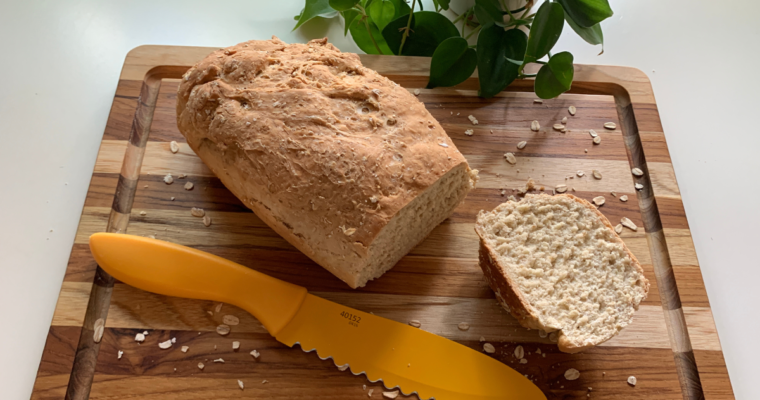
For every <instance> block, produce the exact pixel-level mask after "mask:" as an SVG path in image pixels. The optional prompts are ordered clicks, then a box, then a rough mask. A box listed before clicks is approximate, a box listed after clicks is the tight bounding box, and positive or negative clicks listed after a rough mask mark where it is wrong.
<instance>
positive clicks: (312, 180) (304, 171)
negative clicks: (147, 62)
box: [177, 38, 477, 288]
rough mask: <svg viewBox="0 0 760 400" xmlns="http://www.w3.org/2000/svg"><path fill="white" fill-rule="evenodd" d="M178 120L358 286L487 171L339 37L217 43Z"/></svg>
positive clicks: (280, 226) (290, 231)
mask: <svg viewBox="0 0 760 400" xmlns="http://www.w3.org/2000/svg"><path fill="white" fill-rule="evenodd" d="M177 125H178V127H179V130H180V131H181V132H182V134H183V135H184V136H185V138H186V139H187V142H188V144H189V145H190V147H191V148H192V149H193V150H194V151H195V152H196V153H197V154H198V156H199V157H200V158H201V159H202V160H203V162H204V163H205V164H206V165H207V166H208V167H209V168H210V169H211V170H212V171H213V172H214V173H215V174H216V175H217V176H218V177H219V179H221V181H222V182H223V183H224V185H225V186H226V187H227V188H228V189H229V190H230V191H232V193H234V194H235V195H236V196H237V197H238V198H239V199H240V200H241V201H242V202H243V203H244V204H245V205H246V206H248V207H249V208H251V209H252V210H253V211H254V212H255V213H256V215H258V216H259V218H261V219H262V220H263V221H264V222H266V223H267V224H268V225H269V226H270V227H271V228H272V229H274V230H275V231H277V233H279V234H280V235H282V237H284V238H285V239H286V240H287V241H288V242H290V243H291V244H293V245H294V246H295V247H297V248H298V249H299V250H301V251H302V252H303V253H305V254H306V255H307V256H309V257H310V258H311V259H312V260H314V261H315V262H317V263H318V264H320V265H321V266H323V267H324V268H326V269H327V270H329V271H330V272H332V273H333V274H335V276H337V277H338V278H340V279H342V280H343V281H344V282H346V283H347V284H348V285H349V286H351V287H352V288H357V287H361V286H364V285H365V284H366V283H367V281H369V280H371V279H375V278H377V277H379V276H380V275H382V274H383V273H385V272H386V271H387V270H389V269H390V268H391V267H393V265H395V264H396V262H397V261H398V260H399V259H400V258H401V257H403V256H404V255H405V254H406V253H407V252H409V251H410V250H411V249H412V248H413V247H414V246H416V245H417V244H418V243H419V242H420V241H421V240H422V239H424V238H425V236H427V235H428V234H429V233H430V231H432V230H433V228H435V227H436V226H437V225H438V224H440V223H441V222H442V221H443V220H445V219H446V218H447V217H448V216H449V215H450V214H451V213H452V211H453V210H454V208H455V207H457V205H459V204H460V203H461V202H462V201H463V200H464V198H465V196H466V195H467V193H468V192H469V191H470V189H471V188H472V187H473V185H474V183H475V180H476V179H477V171H474V170H471V169H470V167H469V166H468V164H467V161H466V160H465V158H464V157H463V156H462V154H461V153H459V151H458V150H457V149H456V147H455V146H454V144H453V143H452V141H451V139H449V137H448V136H447V135H446V132H444V130H443V128H441V125H440V124H439V123H438V121H436V120H435V119H434V118H433V117H432V116H431V115H430V113H429V112H428V111H427V110H426V109H425V106H424V104H422V103H421V102H420V101H419V100H417V98H416V97H415V96H413V95H412V94H411V93H409V92H408V91H407V90H406V89H404V88H403V87H400V86H399V85H397V84H396V83H394V82H392V81H391V80H389V79H387V78H385V77H383V76H381V75H379V74H378V73H377V72H375V71H373V70H371V69H369V68H365V67H363V66H362V64H361V62H360V60H359V57H358V56H357V55H356V54H351V53H341V52H340V51H339V50H338V49H336V48H335V47H334V46H333V45H331V44H329V43H327V39H321V40H312V41H310V42H309V43H307V44H290V45H288V44H286V43H284V42H282V41H281V40H279V39H277V38H272V39H271V40H262V41H249V42H245V43H241V44H238V45H235V46H232V47H228V48H226V49H220V50H217V51H215V52H213V53H212V54H210V55H209V56H208V57H206V58H205V59H203V60H202V61H201V62H199V63H198V64H197V65H195V66H194V67H192V68H191V69H190V70H189V71H188V72H187V73H186V74H185V75H184V76H183V79H182V82H181V84H180V86H179V90H178V93H177Z"/></svg>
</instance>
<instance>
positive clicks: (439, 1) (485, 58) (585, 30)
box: [294, 0, 612, 99]
mask: <svg viewBox="0 0 760 400" xmlns="http://www.w3.org/2000/svg"><path fill="white" fill-rule="evenodd" d="M455 1H456V0H455ZM449 2H450V0H433V6H434V10H424V9H423V5H422V2H421V0H411V5H410V4H407V3H406V2H405V1H404V0H305V6H304V9H303V10H302V11H301V14H299V15H298V16H296V20H297V21H298V22H297V23H296V25H295V27H294V29H297V28H298V27H299V26H301V25H302V24H304V23H305V22H307V21H309V20H311V19H312V18H315V17H324V18H333V17H336V16H338V15H340V16H341V17H342V18H343V20H344V22H345V29H344V34H345V35H347V34H348V32H350V33H351V37H352V38H353V40H354V41H355V42H356V44H357V45H358V46H359V48H361V49H362V50H363V51H365V52H366V53H368V54H387V55H407V56H427V57H432V58H431V61H430V80H429V82H428V88H433V87H437V86H454V85H456V84H458V83H461V82H462V81H464V80H466V79H467V78H468V77H470V75H472V73H473V72H474V71H475V68H477V69H478V77H479V81H480V90H479V91H478V94H479V95H480V96H482V97H492V96H494V95H496V94H497V93H499V92H501V91H502V90H503V89H504V88H506V87H507V86H508V85H509V84H510V83H512V82H513V81H514V80H515V79H524V78H529V77H534V78H535V81H534V91H535V92H536V95H538V97H540V98H544V99H549V98H554V97H557V96H559V95H560V94H562V93H564V92H566V91H568V90H569V89H570V87H571V85H572V81H573V55H572V54H571V53H569V52H567V51H563V52H559V53H554V54H553V53H552V52H551V51H552V48H553V47H554V45H555V44H556V43H557V40H558V39H559V37H560V35H561V34H562V30H563V27H564V25H565V21H567V23H568V25H569V26H570V27H571V28H572V29H573V31H575V32H576V33H577V34H578V35H579V36H580V37H581V38H583V40H585V41H586V42H588V43H590V44H592V45H602V46H603V42H604V37H603V34H602V28H601V26H600V25H599V24H600V22H601V21H603V20H605V19H607V18H609V17H610V16H612V9H611V8H610V5H609V3H608V0H547V1H544V2H543V3H542V4H541V5H540V6H539V7H538V8H537V10H536V11H535V12H534V8H535V7H534V1H533V0H517V2H518V3H520V6H519V7H516V8H512V4H513V3H515V1H505V0H475V2H474V4H473V5H472V6H469V7H467V8H466V9H465V10H464V11H463V12H460V13H459V14H456V13H454V12H453V10H451V9H450V7H449V6H450V4H449ZM508 3H509V4H508ZM508 6H509V7H508ZM447 15H448V16H447ZM526 32H527V33H526ZM468 40H471V41H474V42H475V43H474V44H470V42H469V41H468ZM603 51H604V50H602V52H603ZM600 54H601V53H600ZM531 63H535V64H541V68H540V69H539V71H538V73H536V74H527V73H525V72H524V68H525V66H526V65H528V64H531Z"/></svg>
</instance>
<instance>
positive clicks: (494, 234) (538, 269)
mask: <svg viewBox="0 0 760 400" xmlns="http://www.w3.org/2000/svg"><path fill="white" fill-rule="evenodd" d="M475 230H476V232H477V234H478V236H480V267H481V268H482V269H483V272H484V273H485V275H486V278H487V280H488V283H489V284H490V286H491V288H492V289H493V290H494V292H496V298H497V299H498V300H499V302H500V303H501V305H502V306H503V307H504V308H505V309H507V311H509V312H510V313H511V314H512V315H513V316H514V317H515V318H517V320H518V321H519V322H520V324H522V325H523V326H525V327H527V328H532V329H542V330H544V331H546V332H555V331H556V332H557V333H556V334H557V335H558V344H559V349H560V350H561V351H564V352H567V353H576V352H579V351H582V350H585V349H587V348H589V347H592V346H595V345H598V344H599V343H602V342H604V341H606V340H609V339H610V338H612V337H613V336H615V335H617V334H618V332H620V330H621V329H623V328H624V327H625V326H627V325H629V324H630V323H631V321H632V320H633V313H634V311H636V310H637V309H638V308H639V304H640V303H641V301H642V300H644V299H645V298H646V297H647V294H648V293H649V281H648V280H647V279H646V277H644V271H643V270H642V268H641V266H640V265H639V263H638V261H637V260H636V257H634V256H633V254H632V253H631V252H630V251H629V250H628V248H627V247H626V246H625V243H623V240H622V239H620V237H618V235H617V234H616V233H615V230H614V228H613V227H612V225H610V223H609V221H608V220H607V218H606V217H605V216H604V215H602V213H600V212H599V211H598V210H597V209H596V207H594V206H593V205H591V203H589V202H587V201H586V200H583V199H579V198H577V197H575V196H573V195H569V194H562V195H557V196H549V195H545V194H540V195H527V196H525V198H523V199H522V200H521V201H509V202H506V203H503V204H501V205H499V206H498V207H496V209H494V210H493V211H490V212H484V211H481V212H480V214H478V219H477V223H476V226H475Z"/></svg>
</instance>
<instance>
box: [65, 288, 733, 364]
mask: <svg viewBox="0 0 760 400" xmlns="http://www.w3.org/2000/svg"><path fill="white" fill-rule="evenodd" d="M91 287H92V285H91V284H89V283H80V282H65V283H64V284H63V287H62V289H61V299H66V301H65V302H59V304H58V306H57V307H56V311H55V314H54V316H53V325H56V326H81V324H82V321H83V320H82V318H83V317H84V310H85V308H86V305H87V298H88V296H89V293H90V289H91ZM314 294H315V295H317V296H320V297H323V298H326V299H328V300H331V301H335V302H337V303H340V304H344V305H346V306H349V307H353V308H356V309H359V310H362V311H365V312H373V313H374V314H375V315H378V316H382V317H385V318H389V319H392V320H395V321H398V322H402V323H406V322H408V321H410V320H412V319H416V320H419V321H421V322H422V329H424V330H426V331H429V332H432V333H435V334H437V335H441V336H444V337H447V338H449V339H452V340H458V341H468V340H478V338H480V337H481V336H483V337H485V338H487V340H489V341H506V342H531V343H547V344H548V343H551V342H550V341H549V340H548V338H546V339H542V338H540V337H539V335H538V331H535V330H528V329H525V328H523V327H521V326H520V325H519V324H518V323H517V321H516V320H515V319H514V318H512V316H511V315H509V313H507V312H506V311H504V309H503V308H502V307H501V306H499V304H498V303H497V302H496V301H495V300H493V299H471V298H461V297H438V296H411V295H389V294H375V293H361V292H342V293H338V292H316V293H314ZM213 309H214V304H212V303H211V302H208V301H201V300H191V299H182V298H176V297H166V296H161V295H156V294H153V293H148V292H144V291H142V290H139V289H135V288H133V287H131V286H128V285H125V284H121V283H116V284H115V285H114V290H113V295H112V298H111V307H110V309H109V312H108V320H107V321H106V326H108V327H112V328H132V329H163V330H182V331H200V332H212V331H214V330H215V329H216V326H217V325H218V324H220V323H221V319H222V316H223V315H224V314H232V315H235V316H237V317H238V318H240V325H238V326H235V327H234V328H233V332H254V333H266V330H265V329H264V328H263V327H262V326H261V324H260V323H259V322H258V321H257V320H256V319H255V318H253V317H252V316H251V315H249V314H248V313H247V312H245V311H243V310H241V309H238V308H237V307H234V306H231V305H225V306H224V308H223V312H222V313H221V314H223V315H219V314H215V315H213V316H212V315H209V314H208V313H207V311H212V310H213ZM180 310H181V311H180ZM686 310H688V311H687V312H688V318H687V323H688V326H689V329H690V333H691V340H692V346H693V347H694V348H695V349H700V350H720V343H719V341H718V336H717V333H716V331H715V328H714V327H713V328H712V329H710V328H709V326H710V325H709V324H707V325H706V324H705V321H708V322H711V321H712V314H711V312H710V309H709V308H704V307H689V308H687V309H686ZM460 322H468V323H470V325H471V327H470V330H468V331H461V330H459V329H458V328H457V324H459V323H460ZM603 346H618V347H637V348H670V347H671V343H670V340H669V338H668V332H667V328H666V326H665V317H664V313H663V310H662V307H658V306H641V307H640V308H639V311H638V312H637V313H636V314H635V316H634V320H633V323H632V324H631V325H629V326H628V327H626V328H625V329H624V330H623V331H622V332H621V334H620V335H618V336H616V337H614V338H612V339H611V340H609V341H608V342H606V343H604V344H603Z"/></svg>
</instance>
